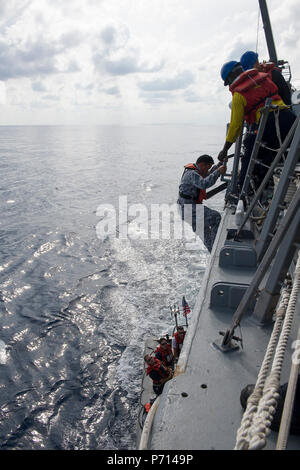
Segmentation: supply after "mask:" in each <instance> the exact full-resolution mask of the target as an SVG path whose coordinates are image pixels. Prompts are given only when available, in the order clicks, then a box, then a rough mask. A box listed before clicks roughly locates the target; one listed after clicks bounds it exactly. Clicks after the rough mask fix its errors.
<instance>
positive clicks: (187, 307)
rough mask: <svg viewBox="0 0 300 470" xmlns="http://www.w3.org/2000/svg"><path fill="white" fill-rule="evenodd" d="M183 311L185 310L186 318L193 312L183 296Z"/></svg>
mask: <svg viewBox="0 0 300 470" xmlns="http://www.w3.org/2000/svg"><path fill="white" fill-rule="evenodd" d="M182 310H183V312H182V313H183V315H184V316H185V317H186V316H187V315H188V314H189V313H190V312H191V309H190V307H189V306H188V303H187V301H186V300H185V297H184V296H183V297H182Z"/></svg>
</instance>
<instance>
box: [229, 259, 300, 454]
mask: <svg viewBox="0 0 300 470" xmlns="http://www.w3.org/2000/svg"><path fill="white" fill-rule="evenodd" d="M299 292H300V253H299V254H298V260H297V265H296V269H295V273H294V282H293V288H292V291H290V289H289V288H286V287H285V288H284V289H283V292H282V296H281V301H280V304H279V307H278V309H277V311H276V321H275V325H274V329H273V332H272V335H271V338H270V342H269V345H268V348H267V351H266V355H265V358H264V360H263V363H262V366H261V369H260V372H259V375H258V378H257V382H256V385H255V388H254V391H253V393H252V395H250V397H249V398H248V401H247V407H246V410H245V413H244V415H243V418H242V422H241V426H240V428H239V429H238V431H237V439H236V445H235V450H258V449H262V448H263V447H265V445H266V437H267V435H268V434H269V433H270V426H271V423H272V420H273V416H274V414H275V411H276V407H277V404H278V400H279V398H280V394H279V388H280V376H281V370H282V364H283V359H284V354H285V351H286V347H287V341H288V338H289V335H290V331H291V327H292V322H293V317H294V312H295V307H296V302H297V297H298V294H299ZM279 335H280V337H279V341H278V344H277V347H276V343H277V340H278V336H279ZM275 348H276V351H275V356H274V360H273V364H272V368H271V372H270V374H269V376H267V374H268V370H269V368H270V364H271V360H272V357H273V353H274V350H275Z"/></svg>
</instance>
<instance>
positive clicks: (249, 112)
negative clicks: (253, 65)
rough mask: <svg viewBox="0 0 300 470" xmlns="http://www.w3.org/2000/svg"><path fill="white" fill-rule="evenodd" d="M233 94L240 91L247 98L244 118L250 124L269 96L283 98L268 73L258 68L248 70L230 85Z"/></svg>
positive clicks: (253, 121)
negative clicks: (259, 70)
mask: <svg viewBox="0 0 300 470" xmlns="http://www.w3.org/2000/svg"><path fill="white" fill-rule="evenodd" d="M229 89H230V91H231V93H232V94H234V93H235V92H238V93H240V94H241V95H243V96H244V98H245V99H246V103H247V104H246V107H245V115H244V119H245V121H246V122H247V123H248V124H253V123H255V122H256V111H257V110H258V109H259V108H263V107H264V105H265V101H266V99H267V98H272V100H281V98H280V96H279V95H278V88H277V86H276V85H275V83H274V82H272V80H271V78H270V76H269V74H268V73H263V72H258V71H257V70H256V69H251V70H247V71H246V72H243V73H241V75H240V76H239V77H238V78H237V79H236V80H235V81H234V82H233V83H232V84H231V85H230V87H229Z"/></svg>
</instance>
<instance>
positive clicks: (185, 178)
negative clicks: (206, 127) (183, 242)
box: [177, 155, 226, 252]
mask: <svg viewBox="0 0 300 470" xmlns="http://www.w3.org/2000/svg"><path fill="white" fill-rule="evenodd" d="M213 164H214V161H213V159H212V157H210V156H209V155H201V157H199V158H198V159H197V161H196V163H189V164H188V165H185V167H184V168H185V169H184V172H183V175H182V178H181V182H180V185H179V198H178V201H177V203H178V204H179V205H180V212H181V216H182V220H185V221H186V222H188V223H189V224H190V225H191V226H192V229H193V231H194V232H195V233H196V234H197V235H198V236H199V237H200V238H201V240H202V241H203V243H204V245H205V246H206V248H207V249H208V251H209V252H211V250H212V247H213V244H214V241H215V237H216V234H217V231H218V227H219V224H220V221H221V216H220V214H219V212H218V211H215V210H213V209H210V208H209V207H206V206H202V202H203V200H204V199H206V191H205V190H206V189H207V188H210V187H211V186H213V185H214V184H215V183H216V181H217V179H218V178H219V176H220V175H222V174H224V173H225V171H226V166H224V165H222V164H218V165H215V166H214V167H212V166H213ZM203 212H204V214H203ZM201 219H202V220H201Z"/></svg>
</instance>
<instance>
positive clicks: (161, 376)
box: [144, 354, 173, 395]
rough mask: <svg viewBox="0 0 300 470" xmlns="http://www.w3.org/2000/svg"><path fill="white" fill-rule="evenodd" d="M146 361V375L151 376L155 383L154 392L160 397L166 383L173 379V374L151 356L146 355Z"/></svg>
mask: <svg viewBox="0 0 300 470" xmlns="http://www.w3.org/2000/svg"><path fill="white" fill-rule="evenodd" d="M144 360H145V362H146V364H147V365H148V367H147V369H146V374H147V375H149V377H150V378H151V379H152V381H153V391H154V393H156V395H160V394H161V393H162V391H163V388H164V385H165V383H166V382H167V381H168V380H170V379H171V378H172V376H173V372H172V370H171V369H170V368H168V367H166V366H165V365H164V364H163V363H162V362H161V361H160V360H159V359H157V358H156V357H153V356H150V355H149V354H146V356H145V357H144Z"/></svg>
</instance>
